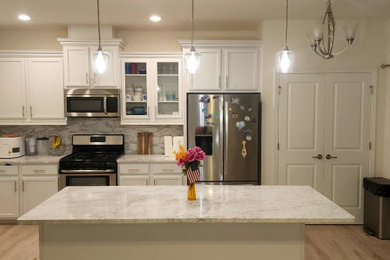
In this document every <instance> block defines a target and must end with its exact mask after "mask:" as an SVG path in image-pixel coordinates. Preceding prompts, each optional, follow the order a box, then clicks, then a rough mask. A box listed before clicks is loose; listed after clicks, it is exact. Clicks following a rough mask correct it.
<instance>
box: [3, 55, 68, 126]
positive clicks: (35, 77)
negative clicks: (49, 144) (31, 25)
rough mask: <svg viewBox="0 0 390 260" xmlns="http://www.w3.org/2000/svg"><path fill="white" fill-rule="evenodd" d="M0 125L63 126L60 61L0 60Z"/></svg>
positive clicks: (41, 59)
mask: <svg viewBox="0 0 390 260" xmlns="http://www.w3.org/2000/svg"><path fill="white" fill-rule="evenodd" d="M0 85H1V88H0V124H2V125H29V124H34V125H38V124H39V125H45V124H51V125H57V124H59V125H60V124H66V119H65V116H64V96H63V95H64V94H63V61H62V58H57V57H56V58H46V57H43V58H17V59H16V58H0Z"/></svg>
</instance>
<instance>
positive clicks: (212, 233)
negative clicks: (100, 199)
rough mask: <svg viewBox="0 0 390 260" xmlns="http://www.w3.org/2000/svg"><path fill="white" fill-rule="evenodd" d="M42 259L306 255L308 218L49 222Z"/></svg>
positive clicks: (193, 259)
mask: <svg viewBox="0 0 390 260" xmlns="http://www.w3.org/2000/svg"><path fill="white" fill-rule="evenodd" d="M40 232H42V234H40V239H41V241H40V242H41V247H40V250H41V251H40V256H41V260H50V259H56V260H62V259H64V260H65V259H67V260H68V259H72V260H77V259H83V260H84V259H95V260H100V259H102V260H103V259H104V260H105V259H116V260H121V259H126V260H127V259H142V260H149V259H150V260H152V259H153V260H154V259H159V260H172V259H179V257H180V258H185V259H186V260H199V259H216V260H219V259H220V260H222V259H223V260H236V259H260V258H261V259H291V260H295V259H301V260H302V259H304V224H294V223H288V224H269V223H246V224H239V223H232V224H229V223H191V224H189V223H171V224H156V223H151V224H44V225H43V226H41V228H40Z"/></svg>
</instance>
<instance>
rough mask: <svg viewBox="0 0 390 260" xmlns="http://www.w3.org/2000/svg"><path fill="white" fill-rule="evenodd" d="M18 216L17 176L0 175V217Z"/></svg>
mask: <svg viewBox="0 0 390 260" xmlns="http://www.w3.org/2000/svg"><path fill="white" fill-rule="evenodd" d="M18 216H19V177H17V176H16V177H0V218H6V219H11V218H17V217H18Z"/></svg>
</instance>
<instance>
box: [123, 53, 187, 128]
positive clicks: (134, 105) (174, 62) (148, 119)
mask: <svg viewBox="0 0 390 260" xmlns="http://www.w3.org/2000/svg"><path fill="white" fill-rule="evenodd" d="M181 71H182V59H181V57H180V58H179V57H164V58H155V57H142V58H141V57H137V58H131V57H128V58H124V59H122V124H136V125H138V124H146V125H148V124H175V125H177V124H183V111H182V110H183V109H182V108H183V100H182V95H183V91H182V79H181V75H182V73H181Z"/></svg>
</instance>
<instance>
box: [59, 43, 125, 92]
mask: <svg viewBox="0 0 390 260" xmlns="http://www.w3.org/2000/svg"><path fill="white" fill-rule="evenodd" d="M58 40H59V42H60V43H61V44H62V45H63V52H64V65H65V71H64V76H65V87H66V88H119V87H120V68H119V58H118V55H119V50H120V49H122V47H123V42H122V41H121V40H120V39H112V40H105V41H102V47H103V51H105V52H107V54H108V70H107V71H106V72H105V73H103V74H95V73H94V72H93V66H92V58H91V57H92V54H93V53H94V52H95V51H96V50H97V48H98V47H97V42H96V41H87V40H70V39H58Z"/></svg>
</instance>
